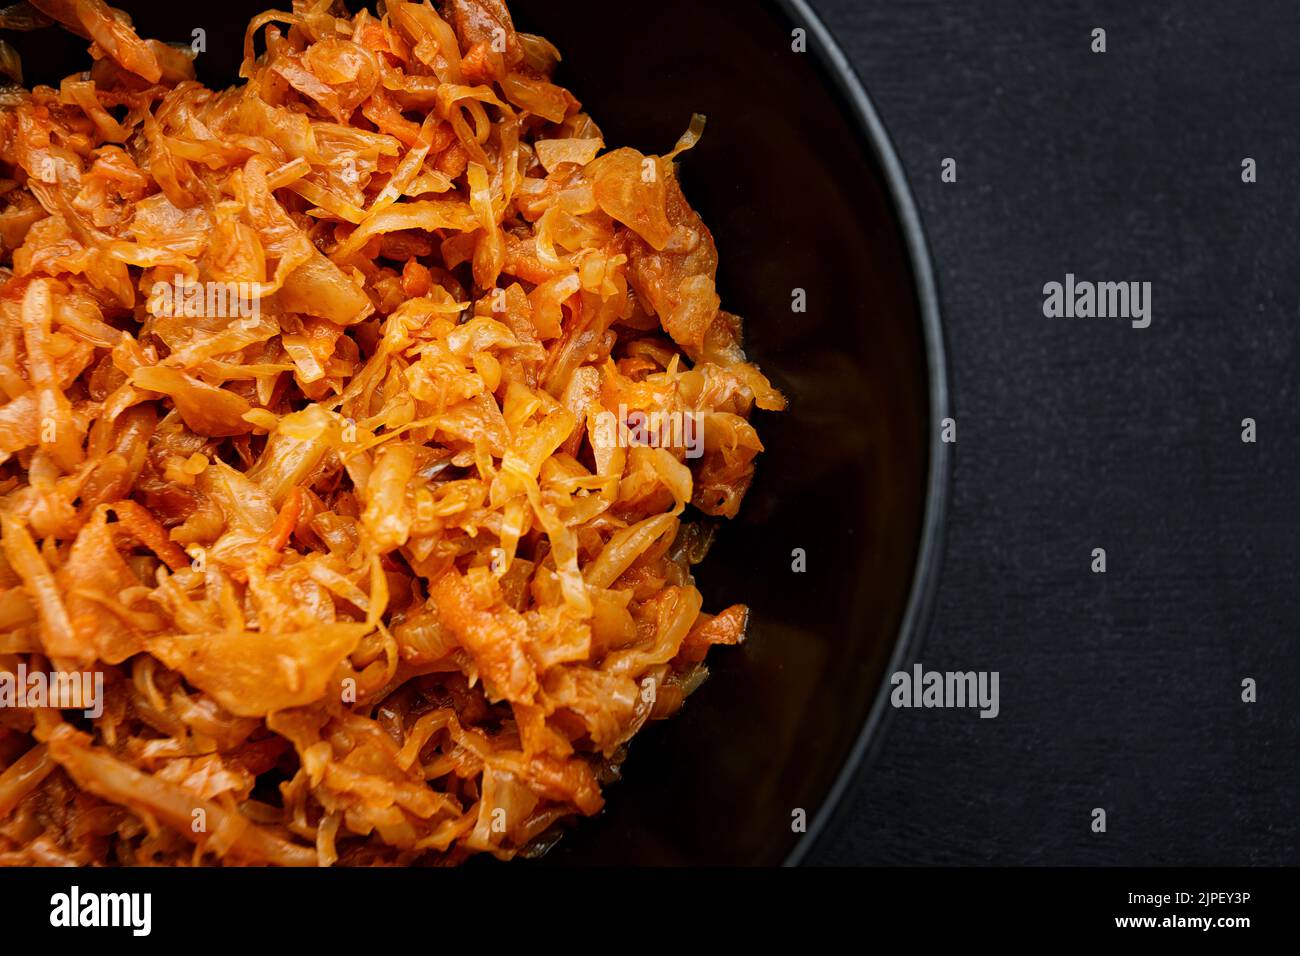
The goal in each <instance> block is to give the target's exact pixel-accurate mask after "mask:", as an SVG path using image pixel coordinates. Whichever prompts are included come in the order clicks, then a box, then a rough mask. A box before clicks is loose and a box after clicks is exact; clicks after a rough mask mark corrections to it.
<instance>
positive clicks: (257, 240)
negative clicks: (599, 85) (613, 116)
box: [0, 0, 784, 866]
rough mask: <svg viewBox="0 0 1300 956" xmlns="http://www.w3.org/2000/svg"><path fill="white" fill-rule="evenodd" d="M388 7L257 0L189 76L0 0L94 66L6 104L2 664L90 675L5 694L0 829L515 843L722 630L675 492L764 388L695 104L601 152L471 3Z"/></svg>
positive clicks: (178, 853) (711, 477) (135, 840)
mask: <svg viewBox="0 0 1300 956" xmlns="http://www.w3.org/2000/svg"><path fill="white" fill-rule="evenodd" d="M383 10H384V13H383V15H382V16H377V15H376V14H374V13H371V12H367V11H365V10H361V11H358V12H357V13H356V14H355V15H351V16H349V15H347V14H346V13H345V11H344V10H343V8H342V6H341V4H334V5H333V6H329V5H325V4H321V3H316V2H305V0H296V2H294V3H292V4H291V7H290V9H287V10H280V11H274V10H272V11H268V12H267V13H265V14H262V15H261V16H259V17H257V18H255V19H254V20H253V21H252V23H251V24H250V25H249V29H248V34H247V38H246V44H245V51H246V60H245V62H244V64H243V67H242V70H241V75H242V77H243V80H244V82H243V84H242V85H241V86H239V87H237V88H234V89H231V90H226V91H218V90H209V89H205V88H204V87H202V86H201V85H199V84H198V83H196V82H194V80H193V75H194V74H193V64H192V62H191V60H192V56H191V55H189V54H187V53H186V52H185V51H184V50H182V49H178V48H177V47H174V46H170V45H167V44H164V43H160V42H158V41H155V40H143V39H141V38H140V37H139V36H138V35H137V34H136V33H135V31H134V30H133V28H132V26H131V22H130V20H129V18H128V17H126V15H125V14H123V13H121V12H120V11H116V10H113V9H111V8H109V7H107V6H105V5H104V3H102V2H101V0H34V5H33V6H31V7H22V8H21V9H18V10H10V11H7V12H6V14H5V17H6V18H7V20H6V22H7V23H9V25H10V26H13V27H15V28H24V29H25V28H37V27H39V26H41V25H42V24H44V23H47V22H48V21H49V20H52V21H57V22H58V23H60V24H62V25H64V26H66V27H67V28H69V29H71V30H73V31H74V32H76V33H78V34H79V35H81V36H84V37H86V38H87V39H88V40H89V41H90V42H91V46H90V53H91V55H92V58H93V61H94V62H93V65H92V66H91V68H90V69H89V71H88V72H84V73H77V74H74V75H73V76H70V77H68V78H67V79H66V80H65V81H63V82H62V83H61V84H60V85H59V86H58V88H53V87H37V88H35V89H33V90H30V91H23V92H8V93H6V94H5V96H4V97H3V98H0V164H2V165H3V169H2V170H0V534H2V537H3V540H2V541H0V670H3V671H14V670H16V669H17V668H18V667H19V666H20V665H21V666H24V667H26V668H28V670H29V671H32V672H36V671H40V672H60V673H63V674H71V673H79V672H87V673H98V674H100V675H102V676H103V678H104V681H103V696H102V699H101V700H100V701H99V704H100V705H102V706H101V707H100V708H98V710H97V712H96V713H94V714H93V715H91V716H89V717H82V718H78V719H77V720H76V721H73V720H72V719H70V714H69V713H67V712H64V711H60V710H57V709H51V708H48V707H45V708H25V707H5V708H0V864H6V865H24V864H79V865H88V864H104V863H107V864H126V865H136V864H141V865H143V864H150V865H153V864H192V863H200V864H213V863H225V864H271V865H294V866H296V865H332V864H340V865H381V864H383V865H392V864H412V863H457V862H459V861H461V860H463V859H465V858H466V857H467V856H469V855H471V854H475V853H489V854H493V855H495V856H497V857H499V858H502V859H508V858H510V857H513V856H515V855H519V854H523V855H532V854H537V853H540V852H543V851H544V850H545V849H546V848H547V847H548V846H550V845H551V844H552V843H553V842H554V839H555V838H556V835H557V834H558V833H559V832H560V827H561V826H562V825H563V824H564V823H565V822H566V821H567V820H568V819H569V818H572V817H578V816H583V815H591V814H594V813H597V812H598V811H599V810H600V809H601V807H602V806H603V802H604V801H603V796H602V787H603V786H604V785H605V784H607V783H609V782H611V781H612V780H614V779H615V778H616V777H617V775H618V771H619V767H620V765H621V764H622V762H623V760H624V759H625V758H626V757H627V753H628V747H629V743H630V741H631V740H632V739H633V738H634V737H635V735H636V734H637V733H638V732H639V731H640V730H641V729H642V728H643V727H644V726H645V725H646V723H648V722H650V721H653V720H660V719H663V718H665V717H668V716H670V715H671V714H672V713H674V712H675V711H676V710H677V709H678V708H679V707H680V706H681V705H682V703H683V701H684V700H685V698H686V697H687V696H688V695H689V694H690V693H691V692H692V691H694V690H695V689H696V688H697V687H698V686H699V685H700V683H701V681H702V680H703V679H704V677H705V674H706V670H705V661H706V659H707V654H708V651H709V648H710V647H712V646H714V645H717V644H723V645H735V644H738V643H740V642H741V641H742V640H743V638H744V636H745V631H746V626H747V620H748V613H747V611H746V609H745V607H744V606H743V605H739V604H737V605H733V606H731V607H727V608H725V609H722V610H720V611H719V613H716V614H714V613H710V612H708V611H706V610H705V609H704V607H703V599H702V597H701V594H700V591H699V590H698V589H697V588H696V586H695V581H694V578H693V576H692V567H693V565H695V564H697V563H698V562H699V561H700V560H701V559H702V558H703V556H704V553H705V551H706V550H707V544H708V542H709V541H710V540H711V538H712V534H713V532H712V530H711V524H710V525H709V526H707V527H706V525H705V524H704V523H703V522H702V521H701V519H700V514H699V513H700V512H704V513H706V514H709V515H717V516H725V517H730V516H732V515H735V514H736V512H737V510H738V509H739V507H740V504H741V500H742V498H743V496H744V493H745V490H746V489H747V488H748V487H749V484H750V482H751V480H752V477H753V473H754V462H755V459H756V457H757V455H758V453H759V452H760V451H761V450H762V447H763V446H762V443H761V441H760V440H759V437H758V432H757V431H756V430H755V425H754V423H753V422H752V421H751V417H752V413H753V411H754V409H755V408H759V409H766V410H776V409H780V408H782V407H783V406H784V399H783V398H782V396H781V394H780V393H779V392H778V391H777V390H776V389H775V388H773V387H772V386H771V384H769V382H768V381H767V379H766V378H765V377H764V376H763V374H762V373H761V372H760V371H759V370H758V368H757V367H756V366H754V365H753V364H752V363H750V362H749V361H748V360H747V359H746V356H745V353H744V351H743V349H742V344H741V335H740V333H741V322H740V320H739V318H737V317H736V316H734V315H732V314H730V313H728V312H726V311H724V310H723V309H722V308H721V301H720V298H719V295H718V291H717V287H716V282H715V271H716V268H717V263H718V252H717V249H716V248H715V246H714V241H713V237H712V236H711V235H710V233H709V231H708V229H707V228H706V226H705V225H704V223H703V222H702V221H701V220H700V217H699V216H698V215H696V214H695V212H694V211H693V210H692V209H691V207H690V205H689V203H688V202H687V199H686V197H685V196H684V195H683V193H682V190H681V187H680V185H679V184H678V180H677V172H676V163H677V161H678V157H679V156H680V155H681V153H682V152H683V151H685V150H687V149H689V148H690V147H691V146H692V145H694V143H695V142H696V141H697V140H698V139H699V136H700V134H701V131H702V125H703V119H702V117H696V118H694V119H692V120H691V123H690V126H689V129H688V131H687V133H686V134H685V135H684V136H683V137H682V139H681V140H680V141H679V142H678V144H677V146H676V148H675V149H673V150H672V151H671V152H669V153H667V154H665V155H662V156H652V155H645V154H642V153H640V152H638V151H636V150H633V149H629V148H613V149H608V150H607V149H606V144H605V141H604V138H603V136H602V135H601V132H600V129H599V127H598V126H597V124H596V122H595V121H594V120H593V119H592V118H591V117H590V116H588V115H587V114H586V113H585V112H583V110H582V107H581V105H580V103H579V102H578V100H577V99H576V98H575V97H573V96H572V95H571V94H570V93H569V92H568V91H567V90H565V89H563V88H561V87H560V86H558V85H556V84H555V83H554V82H553V81H552V70H553V69H554V67H555V65H556V63H557V62H558V61H559V52H558V51H556V50H555V48H554V47H552V46H551V45H550V44H549V43H547V42H546V41H545V40H543V39H541V38H540V37H537V36H533V35H530V34H524V33H520V32H518V31H517V30H516V29H515V26H514V23H513V22H512V19H511V16H510V12H509V10H508V9H507V8H506V6H505V4H504V3H503V2H501V0H448V2H446V3H444V4H441V5H439V6H435V5H433V4H430V3H425V2H422V3H414V2H404V0H390V2H388V3H387V4H385V5H383ZM10 21H12V22H10ZM257 50H263V51H264V52H263V53H262V54H261V55H260V56H255V55H254V54H255V51H257ZM18 68H19V65H18V61H17V58H16V52H15V51H13V50H12V49H11V48H9V47H0V70H5V71H8V72H10V73H11V75H13V74H15V73H16V71H17V70H18ZM650 422H653V423H654V424H646V423H650ZM674 423H676V425H677V429H676V430H675V429H674ZM198 816H201V817H202V818H203V819H205V821H206V826H205V827H204V828H195V827H194V826H192V823H193V821H194V820H195V819H196V818H197V817H198Z"/></svg>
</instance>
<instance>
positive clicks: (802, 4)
mask: <svg viewBox="0 0 1300 956" xmlns="http://www.w3.org/2000/svg"><path fill="white" fill-rule="evenodd" d="M774 2H775V5H776V7H777V8H778V9H779V10H780V11H781V12H782V13H783V14H784V15H785V17H786V19H787V20H789V21H790V22H791V23H793V25H794V26H796V27H799V26H802V27H803V28H804V29H806V30H807V31H808V33H809V34H810V39H811V40H812V41H813V42H812V43H811V44H810V46H811V47H812V50H813V53H814V55H815V56H816V57H817V59H818V62H819V63H820V64H821V66H822V67H823V69H824V70H825V72H826V74H827V75H828V76H829V77H830V79H831V81H832V83H833V84H834V87H835V89H836V90H837V91H838V92H839V94H840V95H841V96H842V97H843V98H844V100H845V102H846V104H847V106H848V114H849V117H850V119H851V120H853V121H854V122H855V123H856V125H857V126H858V128H859V131H860V132H861V133H862V134H863V136H864V138H865V139H866V141H867V143H868V144H869V145H870V147H871V152H872V155H873V158H874V159H875V160H876V162H877V164H878V165H879V167H880V170H881V172H882V173H883V175H884V181H885V187H886V190H887V192H888V194H889V197H890V199H891V200H892V202H893V205H894V210H895V212H896V214H897V216H898V220H899V227H900V229H901V231H902V234H903V239H904V242H905V245H906V250H907V255H908V259H909V262H910V265H911V267H912V272H913V283H914V288H915V291H916V295H917V302H918V303H919V305H920V318H921V326H922V331H923V333H924V339H925V353H926V365H927V375H928V380H929V381H928V392H929V399H930V420H929V425H930V436H929V448H928V451H929V474H928V476H927V482H926V493H925V513H924V516H923V518H922V523H921V537H920V545H919V547H918V548H917V554H916V563H915V566H914V568H913V571H912V587H911V591H910V593H909V595H908V600H907V608H906V610H905V611H904V614H903V620H902V622H901V623H900V625H899V629H898V637H897V639H896V640H895V642H894V651H893V654H892V655H891V656H890V660H889V664H888V666H887V667H886V670H885V674H884V678H883V679H882V681H881V684H880V686H879V687H878V688H877V689H876V696H875V701H874V702H873V703H872V706H871V711H870V712H869V713H868V715H867V719H866V721H865V722H864V723H863V725H862V728H861V730H860V731H859V732H858V736H857V739H856V740H855V741H854V742H853V746H852V747H851V748H850V750H849V756H848V758H847V759H846V760H845V762H844V766H843V767H841V768H840V771H839V773H838V775H837V776H836V778H835V781H834V782H833V783H832V784H831V787H830V789H829V790H828V791H827V792H826V795H825V796H824V797H823V798H822V801H821V805H820V806H819V807H818V809H817V811H816V812H815V813H814V814H813V816H812V818H811V819H810V820H809V823H808V830H807V832H806V833H804V834H802V835H801V836H800V837H799V839H798V840H797V841H796V842H795V844H794V846H793V847H792V848H791V849H790V851H789V853H788V854H787V855H786V858H785V861H784V865H785V866H797V865H799V864H801V863H804V862H806V861H807V859H808V856H809V854H811V853H812V851H813V850H814V849H815V848H818V847H820V846H821V845H822V844H823V842H824V840H825V838H826V837H827V836H828V835H830V834H833V833H834V832H835V830H837V829H838V825H839V824H841V823H842V822H843V821H844V818H845V816H846V814H847V809H848V806H849V803H850V801H849V800H847V799H846V798H847V797H848V796H849V795H850V793H851V792H852V791H853V789H854V787H855V785H856V784H857V783H858V782H859V781H860V780H861V779H862V778H863V776H864V775H865V772H866V770H867V769H868V767H869V766H870V765H871V764H872V763H874V761H875V759H876V758H877V757H878V756H879V752H880V749H881V742H882V741H883V739H884V736H885V735H884V729H885V725H886V722H887V717H888V715H889V713H890V708H889V707H888V700H889V692H888V688H889V685H890V678H891V676H892V675H893V674H895V673H896V672H898V671H900V670H904V669H906V668H907V667H909V666H910V665H911V663H912V662H913V660H914V659H915V657H916V653H917V651H918V650H919V648H920V645H921V643H922V641H923V640H924V639H925V636H926V635H927V634H928V633H929V629H930V625H931V622H932V619H933V614H934V604H935V598H936V593H937V591H938V583H939V577H940V572H941V570H942V565H943V555H944V525H945V518H946V515H947V511H948V498H949V493H950V490H951V480H952V453H951V449H950V448H949V443H947V442H944V441H942V440H941V434H940V428H939V427H938V426H939V424H940V423H941V422H942V421H943V420H944V419H945V418H948V417H950V416H951V414H952V412H951V408H950V388H949V369H948V361H947V349H946V346H945V340H944V329H943V319H942V316H941V315H940V310H939V293H938V288H937V285H936V281H935V274H934V265H933V262H932V260H931V258H930V248H929V243H928V242H927V241H926V237H925V228H924V226H923V225H922V222H921V216H920V213H919V212H918V211H917V208H916V202H915V201H914V199H913V198H912V191H911V188H910V187H909V185H908V182H907V176H906V174H905V172H904V170H903V165H902V163H901V162H900V160H899V158H898V154H897V152H896V151H895V149H894V145H893V142H892V141H891V139H890V137H889V133H888V132H887V131H886V129H885V125H884V123H883V122H881V119H880V116H879V114H878V113H877V112H876V108H875V105H874V104H873V103H872V101H871V97H870V96H868V95H867V91H866V89H865V88H864V87H863V84H862V81H861V79H860V78H859V77H858V75H857V72H856V71H855V70H854V68H853V65H852V62H851V61H850V60H849V58H848V57H847V56H846V55H845V54H844V51H843V50H842V49H840V46H839V44H838V43H837V42H836V41H835V38H834V36H833V35H832V34H831V32H830V30H829V29H828V28H827V27H826V25H825V24H824V23H822V21H821V18H820V17H819V16H818V15H817V14H816V13H815V12H814V11H813V9H812V8H811V7H810V6H809V4H808V2H807V0H774Z"/></svg>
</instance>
